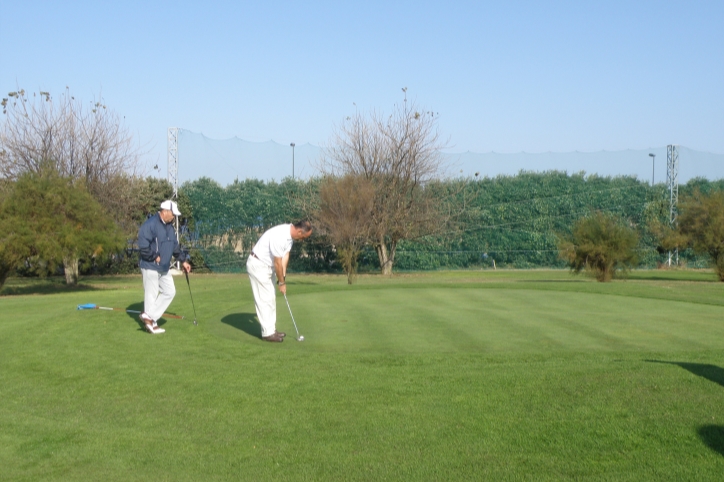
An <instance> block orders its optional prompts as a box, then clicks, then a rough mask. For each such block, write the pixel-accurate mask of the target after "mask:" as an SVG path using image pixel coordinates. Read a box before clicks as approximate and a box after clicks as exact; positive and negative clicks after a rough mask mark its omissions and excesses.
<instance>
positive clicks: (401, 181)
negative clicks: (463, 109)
mask: <svg viewBox="0 0 724 482" xmlns="http://www.w3.org/2000/svg"><path fill="white" fill-rule="evenodd" d="M403 91H405V92H406V89H403ZM444 147H445V145H444V144H443V143H442V142H441V140H440V136H439V133H438V131H437V114H435V113H433V112H426V111H423V110H420V109H418V108H417V106H416V105H415V104H414V102H411V103H408V101H407V98H406V97H405V100H404V102H403V103H402V104H401V105H397V106H395V108H394V109H393V112H392V114H391V115H389V116H384V115H382V114H379V113H377V112H372V113H371V114H370V115H369V116H366V115H364V114H362V113H360V112H357V113H356V114H355V115H354V116H352V117H348V118H347V119H346V121H345V122H344V123H343V124H342V125H341V126H340V127H339V128H338V129H337V131H336V132H335V136H334V138H333V141H332V143H331V147H328V148H327V149H326V150H325V153H324V157H323V160H322V163H321V171H322V173H323V174H325V175H328V176H336V177H343V176H346V175H352V176H359V177H361V178H364V179H366V180H368V181H369V182H370V183H371V185H372V187H373V194H372V197H373V203H372V204H373V209H372V214H371V218H372V221H371V225H372V227H371V232H370V235H369V238H368V241H369V242H370V244H372V245H374V247H375V250H376V251H377V255H378V258H379V262H380V269H381V271H382V273H383V274H391V273H392V267H393V265H394V262H395V253H396V250H397V246H398V243H399V242H400V241H401V240H404V239H413V238H416V237H419V236H423V235H427V234H432V233H433V232H435V231H436V230H439V229H440V227H441V226H443V225H444V224H445V222H446V220H447V216H446V215H445V213H444V209H443V207H442V205H441V203H440V201H441V200H439V199H438V200H436V199H433V198H432V197H431V196H430V195H429V194H428V193H427V192H426V189H425V185H426V183H427V182H429V181H431V180H433V179H435V178H436V177H438V176H439V175H441V174H442V171H443V168H444V165H443V161H442V156H441V154H440V150H441V149H443V148H444Z"/></svg>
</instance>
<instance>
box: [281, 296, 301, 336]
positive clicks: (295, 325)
mask: <svg viewBox="0 0 724 482" xmlns="http://www.w3.org/2000/svg"><path fill="white" fill-rule="evenodd" d="M284 301H286V302H287V308H289V316H291V317H292V323H294V331H296V332H297V339H299V330H298V329H297V322H296V321H294V315H293V314H292V307H291V306H289V300H288V299H287V294H286V293H284Z"/></svg>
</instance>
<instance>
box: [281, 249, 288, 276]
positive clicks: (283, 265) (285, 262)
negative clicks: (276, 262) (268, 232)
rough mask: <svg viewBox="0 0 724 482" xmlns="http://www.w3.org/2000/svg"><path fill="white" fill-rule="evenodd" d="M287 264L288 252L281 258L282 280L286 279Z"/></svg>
mask: <svg viewBox="0 0 724 482" xmlns="http://www.w3.org/2000/svg"><path fill="white" fill-rule="evenodd" d="M288 264H289V253H286V254H285V255H284V257H283V258H282V267H283V268H284V271H283V272H284V278H282V279H284V280H286V279H287V265H288Z"/></svg>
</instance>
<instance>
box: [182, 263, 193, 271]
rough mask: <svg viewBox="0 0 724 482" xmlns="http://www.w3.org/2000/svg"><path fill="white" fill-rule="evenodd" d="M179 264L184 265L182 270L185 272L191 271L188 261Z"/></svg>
mask: <svg viewBox="0 0 724 482" xmlns="http://www.w3.org/2000/svg"><path fill="white" fill-rule="evenodd" d="M181 266H183V267H184V271H186V272H187V273H190V272H191V265H190V264H189V262H188V261H184V262H183V264H182V265H181Z"/></svg>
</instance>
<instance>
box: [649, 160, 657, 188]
mask: <svg viewBox="0 0 724 482" xmlns="http://www.w3.org/2000/svg"><path fill="white" fill-rule="evenodd" d="M649 157H650V158H651V187H653V186H654V171H655V170H656V154H649Z"/></svg>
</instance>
